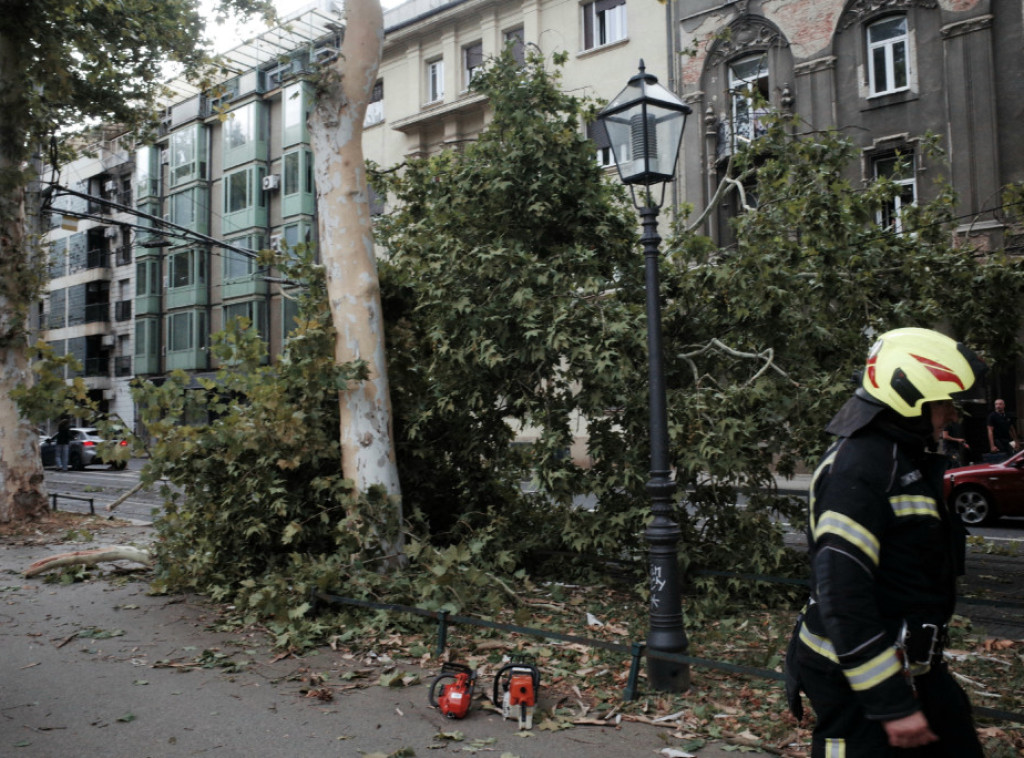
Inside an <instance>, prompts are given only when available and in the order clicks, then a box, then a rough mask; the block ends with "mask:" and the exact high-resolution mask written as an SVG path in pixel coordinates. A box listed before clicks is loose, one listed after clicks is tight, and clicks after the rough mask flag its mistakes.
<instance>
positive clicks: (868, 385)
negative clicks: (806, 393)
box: [786, 328, 985, 758]
mask: <svg viewBox="0 0 1024 758" xmlns="http://www.w3.org/2000/svg"><path fill="white" fill-rule="evenodd" d="M984 370H985V366H984V364H983V363H982V362H981V361H980V360H979V359H978V357H977V356H976V355H975V354H974V353H973V352H972V351H971V350H970V349H968V348H967V347H965V346H964V345H963V344H961V343H958V342H955V341H954V340H952V339H950V338H949V337H946V336H944V335H942V334H940V333H938V332H934V331H931V330H928V329H918V328H905V329H896V330H894V331H891V332H887V333H886V334H883V335H882V336H881V337H880V338H879V339H878V340H877V341H876V342H875V344H874V346H873V347H872V348H871V350H870V353H869V355H868V359H867V363H866V365H865V368H864V372H863V375H862V377H861V379H860V386H859V387H858V388H857V390H856V391H855V393H854V396H853V397H852V398H850V400H848V401H847V403H846V404H845V405H844V406H843V407H842V409H840V411H839V413H838V414H836V416H835V417H834V418H833V419H832V421H831V422H830V423H829V425H828V427H827V431H828V432H830V433H831V434H833V435H835V436H836V437H837V438H838V439H837V440H836V441H835V442H834V444H833V445H832V446H831V447H830V448H829V449H828V450H827V451H826V453H825V455H824V457H823V458H822V460H821V463H820V464H819V465H818V468H817V470H816V471H815V472H814V476H813V478H812V480H811V489H810V518H809V525H808V530H807V531H808V544H809V546H810V551H809V556H810V562H811V597H810V600H809V601H808V604H807V606H806V608H805V609H804V612H803V613H802V614H801V616H800V619H799V620H798V622H797V626H796V629H795V630H794V633H793V639H792V640H791V641H790V644H789V651H788V653H787V656H786V677H787V692H788V695H789V703H790V708H791V710H792V711H793V713H794V715H796V716H797V718H800V716H801V715H802V706H801V701H800V694H799V693H800V691H801V690H802V691H803V692H804V693H806V694H807V696H808V698H809V699H810V701H811V705H812V706H813V707H814V711H815V714H816V717H817V720H816V725H815V728H814V735H813V742H812V749H811V756H812V758H880V757H881V756H901V755H915V756H918V755H920V756H936V757H938V756H948V757H949V758H983V753H982V750H981V746H980V744H979V742H978V737H977V733H976V731H975V728H974V722H973V718H972V716H971V707H970V703H969V702H968V700H967V697H966V695H965V694H964V692H963V690H962V689H961V688H960V687H959V686H958V685H957V683H956V682H955V681H954V680H953V677H952V676H951V675H950V673H949V671H948V670H947V669H946V665H945V663H944V662H943V658H942V651H943V646H944V645H945V643H946V639H947V638H946V630H947V623H948V622H949V619H950V618H951V617H952V615H953V609H954V606H955V604H956V577H957V576H959V575H961V574H962V573H963V566H964V556H965V551H966V532H965V530H964V528H963V526H962V524H961V523H960V521H959V519H957V518H955V517H954V516H953V514H951V513H950V511H949V509H948V508H947V506H946V504H945V502H944V501H943V497H942V476H943V473H944V471H945V468H946V462H945V459H944V457H943V456H942V455H940V454H938V453H937V452H935V450H936V443H937V441H938V439H939V435H941V433H942V429H943V428H944V427H945V426H946V425H947V424H948V423H950V422H951V421H952V420H953V418H954V416H955V414H956V408H955V407H954V405H953V400H954V398H956V397H958V396H960V395H962V394H963V393H965V392H967V391H968V390H970V389H971V387H972V386H974V385H975V383H976V382H977V381H978V380H979V378H980V376H981V374H982V373H983V372H984ZM910 748H917V750H916V751H909V752H905V751H904V749H910Z"/></svg>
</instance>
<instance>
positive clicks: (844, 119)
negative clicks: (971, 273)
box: [675, 0, 1024, 423]
mask: <svg viewBox="0 0 1024 758" xmlns="http://www.w3.org/2000/svg"><path fill="white" fill-rule="evenodd" d="M675 8H676V14H677V15H676V18H677V19H678V20H677V22H676V27H675V28H676V33H677V40H678V42H679V46H680V49H682V48H687V47H690V48H692V49H693V50H694V51H695V54H694V55H684V56H680V57H679V58H678V59H677V62H678V66H679V67H678V72H677V80H678V82H679V90H678V91H679V94H680V96H681V97H683V98H684V99H685V100H687V101H688V102H689V103H690V104H691V106H692V107H693V110H694V117H692V119H691V120H692V121H694V122H697V123H693V124H691V126H690V128H688V129H687V133H686V134H685V135H684V144H685V164H684V165H682V166H681V167H680V168H681V173H682V181H683V182H684V183H685V197H686V199H687V200H688V201H689V202H691V203H693V205H694V208H695V212H697V213H699V212H700V211H702V210H703V209H704V208H705V207H706V205H707V203H708V202H709V200H710V198H711V197H712V196H713V194H714V191H715V188H716V187H717V185H718V182H719V180H720V179H721V177H722V174H723V172H724V170H725V168H726V165H727V162H728V158H729V156H730V155H731V154H732V152H733V151H734V150H735V148H736V146H737V144H738V143H740V142H741V141H745V140H750V139H753V138H755V137H756V136H757V135H758V133H759V129H760V119H761V118H762V116H763V115H764V112H765V107H766V104H767V105H768V106H770V107H772V108H775V109H779V110H782V111H785V112H789V113H794V114H797V115H798V116H799V118H800V122H801V128H802V129H804V130H807V131H811V130H816V129H829V128H836V129H839V130H840V131H842V132H843V133H844V134H845V135H846V136H847V137H849V138H850V139H851V140H852V141H853V142H854V144H855V145H857V146H858V147H859V149H860V158H859V160H858V161H855V162H854V164H853V165H851V166H850V167H849V169H848V177H849V178H850V179H851V180H853V181H854V182H856V181H859V180H867V179H870V178H872V177H876V176H882V175H884V176H888V177H890V178H891V179H893V181H895V182H896V183H897V184H898V185H899V187H900V193H899V195H898V196H897V197H895V198H894V199H893V201H892V204H891V206H890V207H889V208H887V209H884V210H883V211H882V213H880V215H879V218H878V222H879V223H880V224H881V225H882V226H885V227H889V228H891V229H892V230H893V231H894V232H895V233H899V232H900V215H901V209H902V208H903V207H905V206H907V205H911V204H914V203H916V202H919V201H926V200H930V199H933V198H934V197H935V193H936V192H938V191H939V189H938V186H937V184H936V182H937V181H938V180H943V181H945V182H948V183H949V184H950V186H952V187H953V189H954V190H955V192H956V195H957V200H956V217H957V221H958V230H957V233H958V235H959V236H960V237H961V238H962V239H963V240H966V241H967V242H969V243H970V244H972V245H975V246H977V247H978V248H979V249H980V250H982V251H984V250H990V249H992V250H994V249H998V248H1003V247H1005V248H1006V249H1007V250H1009V251H1013V252H1018V253H1019V252H1022V251H1024V229H1021V228H1018V227H1015V226H1013V225H1012V223H1011V222H1010V221H1008V214H1007V213H1006V212H1005V211H1004V209H1003V208H1002V199H1001V192H1002V188H1003V187H1004V186H1005V185H1007V184H1010V183H1012V182H1020V181H1022V180H1024V146H1022V144H1021V142H1020V140H1019V139H1018V131H1019V124H1020V120H1021V115H1022V111H1024V47H1022V45H1021V39H1022V38H1024V28H1022V27H1024V14H1022V13H1021V7H1020V4H1019V3H1014V2H1009V1H1008V0H963V1H962V2H959V1H954V0H809V2H800V3H794V2H789V1H788V0H782V1H779V0H743V1H742V2H725V3H723V2H720V1H719V0H686V2H678V3H676V6H675ZM929 135H935V136H937V137H938V138H939V143H940V145H941V147H942V148H943V149H944V150H945V153H946V155H945V157H932V156H929V155H928V154H926V152H925V151H924V150H923V149H922V147H923V144H924V142H925V140H926V139H928V138H929ZM897 156H898V157H899V160H897ZM735 213H736V209H735V208H734V207H729V206H728V204H726V205H725V206H723V207H720V208H719V209H717V211H716V212H714V213H712V214H710V215H709V217H708V220H707V224H706V228H705V231H706V233H707V234H709V235H710V236H712V237H713V238H715V239H716V240H718V241H719V242H721V243H728V242H729V240H730V234H731V233H730V228H729V218H730V217H731V216H732V215H733V214H735ZM963 294H964V297H970V296H971V293H969V292H965V293H963ZM1022 375H1024V365H1020V366H1018V367H1016V369H1012V368H1011V369H1009V370H1006V371H1004V372H1002V373H1001V374H999V375H997V376H994V377H992V379H991V391H992V393H994V395H995V396H1001V397H1005V398H1006V399H1007V403H1008V404H1009V405H1012V406H1013V408H1014V409H1015V410H1019V409H1022V408H1024V393H1022V391H1021V385H1020V384H1019V379H1018V377H1020V376H1022ZM979 411H980V415H979V414H975V415H976V416H978V417H979V418H984V411H985V409H979ZM979 423H980V422H979Z"/></svg>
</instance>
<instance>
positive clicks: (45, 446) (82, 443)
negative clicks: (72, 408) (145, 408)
mask: <svg viewBox="0 0 1024 758" xmlns="http://www.w3.org/2000/svg"><path fill="white" fill-rule="evenodd" d="M103 441H104V440H103V438H102V437H100V435H99V434H98V433H97V431H96V429H94V428H93V427H81V426H75V427H72V428H71V443H70V445H69V446H68V468H72V469H74V470H75V471H81V470H82V469H84V468H85V467H86V466H92V465H94V464H102V463H106V461H104V460H103V458H102V456H101V455H100V451H99V446H100V443H101V442H103ZM117 444H118V445H119V446H121V447H126V446H127V445H128V442H127V440H120V441H118V442H117ZM39 452H40V454H41V455H42V458H43V467H44V468H45V467H46V466H56V465H57V438H56V436H53V437H48V438H46V440H44V441H43V442H41V443H40V445H39ZM127 465H128V463H127V461H111V462H110V466H111V468H115V469H118V470H120V469H123V468H124V467H125V466H127Z"/></svg>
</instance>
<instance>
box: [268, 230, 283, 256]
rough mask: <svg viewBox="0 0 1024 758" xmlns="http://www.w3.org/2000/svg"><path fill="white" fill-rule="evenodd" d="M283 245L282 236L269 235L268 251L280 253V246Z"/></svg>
mask: <svg viewBox="0 0 1024 758" xmlns="http://www.w3.org/2000/svg"><path fill="white" fill-rule="evenodd" d="M283 243H284V235H282V234H271V235H270V249H271V250H273V251H274V252H275V253H280V252H281V248H282V245H283Z"/></svg>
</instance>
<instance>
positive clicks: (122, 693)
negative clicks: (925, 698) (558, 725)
mask: <svg viewBox="0 0 1024 758" xmlns="http://www.w3.org/2000/svg"><path fill="white" fill-rule="evenodd" d="M147 536H148V530H147V529H145V528H143V527H132V528H128V529H121V530H116V531H111V532H109V533H105V534H103V535H101V538H100V540H99V541H98V544H113V543H116V542H126V541H130V540H136V541H144V540H145V538H146V537H147ZM94 546H95V545H89V546H88V547H94ZM68 549H69V546H68V545H53V544H39V545H24V544H14V543H12V542H11V541H10V540H7V541H6V542H2V543H0V575H2V577H3V579H2V580H0V599H2V606H0V649H2V650H3V656H2V660H0V756H16V757H17V758H147V757H149V758H179V757H180V758H185V757H186V756H203V757H204V758H285V757H287V758H305V757H306V756H309V757H310V758H326V757H327V756H342V757H343V758H360V757H361V756H364V755H366V754H381V755H383V756H390V755H392V754H396V755H398V754H400V755H413V754H415V755H418V756H426V755H431V756H439V757H440V756H442V755H446V754H456V753H457V754H458V755H463V756H464V755H467V754H472V752H476V753H477V754H486V755H493V756H495V757H497V756H503V755H507V756H518V757H519V758H552V757H556V758H627V757H633V756H657V755H663V756H675V757H676V758H679V757H680V756H683V755H687V754H688V753H687V752H685V751H682V750H680V748H681V747H683V746H684V745H685V744H686V743H685V742H684V741H683V740H681V739H679V738H675V737H673V736H672V730H671V729H664V728H659V727H655V726H650V725H646V724H636V723H629V722H623V723H622V724H621V725H620V726H618V727H615V726H581V727H576V728H573V729H567V730H563V731H544V730H540V729H538V728H536V727H535V728H534V729H533V731H531V732H529V733H527V734H525V735H523V734H518V733H517V728H516V725H515V723H514V722H512V721H502V720H501V718H500V717H499V716H497V715H496V714H493V713H490V712H486V711H480V710H476V711H474V712H473V713H472V714H471V715H470V717H469V718H467V719H464V720H461V721H449V720H447V719H445V718H444V717H443V716H441V715H440V714H439V713H438V712H437V711H436V710H435V709H433V708H431V707H430V706H429V704H428V697H427V686H426V685H425V684H423V683H420V684H416V685H413V686H409V687H400V688H387V687H383V686H380V685H379V684H378V680H379V677H380V674H381V672H382V670H384V668H385V667H384V666H383V665H382V663H381V662H380V661H362V660H353V659H351V658H348V657H346V656H344V655H342V654H340V653H337V652H334V651H332V650H330V649H329V648H324V649H320V650H318V651H314V652H313V653H312V654H309V655H307V656H304V657H303V658H284V659H277V655H276V652H275V651H274V650H272V649H271V648H270V647H269V646H268V644H267V642H266V640H265V639H264V638H263V636H262V635H253V634H246V633H239V632H226V633H225V632H218V631H214V630H211V628H210V625H211V624H212V623H213V622H214V621H215V614H214V613H213V612H212V611H211V609H209V608H208V607H206V606H204V605H203V603H202V602H201V601H199V600H198V599H195V598H188V597H151V596H149V595H148V594H147V585H146V583H145V582H144V581H142V580H141V579H139V578H138V577H136V576H135V575H127V576H125V577H123V578H118V577H114V578H109V577H108V578H104V579H101V580H92V581H87V582H84V583H77V584H73V585H60V584H48V583H46V582H44V581H43V579H41V578H39V579H29V580H26V579H24V578H22V576H21V574H22V572H23V570H24V569H25V568H26V567H27V566H28V565H29V564H30V563H31V562H32V561H34V560H36V559H39V558H42V557H46V556H47V555H50V554H52V553H56V552H62V551H65V550H68ZM243 664H244V665H243ZM398 668H399V669H400V670H401V671H405V672H410V673H418V674H419V676H420V678H421V682H422V681H423V680H426V681H429V677H430V673H429V672H424V671H420V670H419V669H418V667H417V666H415V665H413V664H408V663H404V662H402V663H400V664H399V666H398ZM317 688H323V689H324V690H330V691H331V693H332V697H331V699H319V698H317V697H311V696H310V694H311V693H313V692H314V691H315V690H316V689H317ZM541 692H542V696H543V688H542V690H541ZM541 705H542V706H543V705H544V701H543V699H542V701H541ZM454 733H461V735H462V736H461V738H459V739H456V738H455V737H454V736H452V735H453V734H454ZM444 734H448V735H449V736H448V737H443V736H441V735H444ZM673 747H674V748H675V749H676V750H678V751H679V752H675V753H671V752H663V751H665V750H666V749H667V748H673ZM726 747H727V746H726V745H724V744H723V743H715V744H709V745H706V746H704V747H703V748H701V749H700V750H696V751H693V752H692V754H693V755H696V756H699V758H727V756H734V755H737V752H736V749H735V747H734V748H733V749H732V750H726V749H725V748H726ZM402 749H411V750H412V751H413V752H411V753H399V751H401V750H402ZM467 749H469V750H471V751H472V752H471V753H467ZM744 754H745V755H765V754H764V753H756V752H755V753H744Z"/></svg>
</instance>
